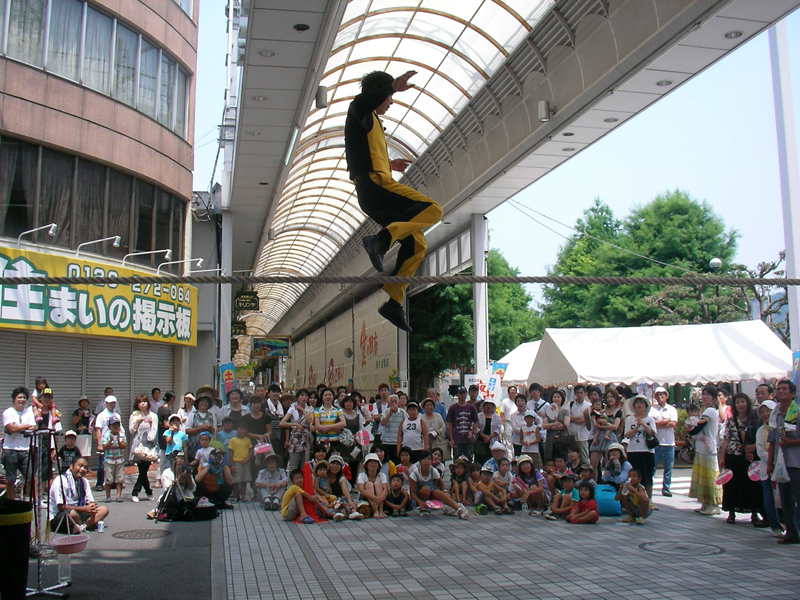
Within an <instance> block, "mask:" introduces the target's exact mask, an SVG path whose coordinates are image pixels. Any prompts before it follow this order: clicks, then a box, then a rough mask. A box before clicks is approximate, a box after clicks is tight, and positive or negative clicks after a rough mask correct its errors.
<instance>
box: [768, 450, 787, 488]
mask: <svg viewBox="0 0 800 600" xmlns="http://www.w3.org/2000/svg"><path fill="white" fill-rule="evenodd" d="M772 481H774V482H775V483H789V471H787V470H786V461H785V460H784V458H783V452H781V448H778V456H777V457H776V458H775V468H774V469H773V470H772Z"/></svg>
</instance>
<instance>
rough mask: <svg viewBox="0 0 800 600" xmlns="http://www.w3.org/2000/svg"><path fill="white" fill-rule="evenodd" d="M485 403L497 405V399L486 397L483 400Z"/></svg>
mask: <svg viewBox="0 0 800 600" xmlns="http://www.w3.org/2000/svg"><path fill="white" fill-rule="evenodd" d="M483 404H484V405H486V404H491V405H492V406H497V402H495V401H494V400H492V399H491V398H486V399H485V400H484V401H483Z"/></svg>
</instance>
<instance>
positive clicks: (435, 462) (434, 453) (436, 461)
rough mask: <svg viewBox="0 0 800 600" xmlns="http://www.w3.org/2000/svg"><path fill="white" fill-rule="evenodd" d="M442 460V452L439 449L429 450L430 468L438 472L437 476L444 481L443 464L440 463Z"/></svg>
mask: <svg viewBox="0 0 800 600" xmlns="http://www.w3.org/2000/svg"><path fill="white" fill-rule="evenodd" d="M442 459H444V452H442V449H441V448H434V449H433V450H431V466H432V467H433V468H434V469H436V470H437V471H439V475H441V476H442V479H444V462H442Z"/></svg>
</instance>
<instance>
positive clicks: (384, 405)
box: [370, 383, 391, 447]
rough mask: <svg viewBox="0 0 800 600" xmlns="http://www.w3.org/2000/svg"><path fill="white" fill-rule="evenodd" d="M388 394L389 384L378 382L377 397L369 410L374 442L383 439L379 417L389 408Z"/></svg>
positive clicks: (376, 442) (379, 441)
mask: <svg viewBox="0 0 800 600" xmlns="http://www.w3.org/2000/svg"><path fill="white" fill-rule="evenodd" d="M390 394H391V392H390V391H389V384H388V383H382V384H380V385H379V386H378V397H377V398H375V402H374V403H373V404H372V409H371V410H370V412H371V413H372V423H373V425H372V434H373V437H374V438H375V444H380V443H381V440H382V439H383V425H381V419H382V418H383V413H385V412H386V411H387V410H389V395H390ZM373 447H374V444H373Z"/></svg>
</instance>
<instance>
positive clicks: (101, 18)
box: [83, 8, 114, 94]
mask: <svg viewBox="0 0 800 600" xmlns="http://www.w3.org/2000/svg"><path fill="white" fill-rule="evenodd" d="M113 29H114V21H113V20H112V19H110V18H108V17H107V16H105V15H104V14H103V13H100V12H98V11H96V10H95V9H93V8H88V9H87V11H86V37H85V40H84V43H83V48H84V49H83V85H85V86H86V87H90V88H92V89H93V90H97V91H98V92H100V93H101V94H108V93H109V82H110V79H111V69H110V67H111V36H112V32H113Z"/></svg>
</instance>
